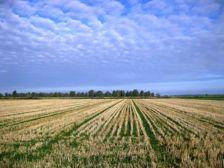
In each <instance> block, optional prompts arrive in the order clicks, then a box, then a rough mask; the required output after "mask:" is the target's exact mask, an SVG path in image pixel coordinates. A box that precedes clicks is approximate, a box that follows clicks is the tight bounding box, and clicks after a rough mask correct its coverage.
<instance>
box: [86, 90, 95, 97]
mask: <svg viewBox="0 0 224 168" xmlns="http://www.w3.org/2000/svg"><path fill="white" fill-rule="evenodd" d="M88 95H89V97H90V98H93V97H94V96H95V91H94V90H89V92H88Z"/></svg>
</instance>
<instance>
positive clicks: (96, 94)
mask: <svg viewBox="0 0 224 168" xmlns="http://www.w3.org/2000/svg"><path fill="white" fill-rule="evenodd" d="M0 97H1V98H39V97H40V98H41V97H72V98H75V97H77V98H105V97H108V98H110V97H111V98H125V97H127V98H128V97H140V98H150V97H160V94H159V93H156V94H155V93H154V92H151V91H144V90H141V91H139V90H137V89H134V90H128V91H125V90H113V91H101V90H89V91H86V92H77V91H70V92H50V93H47V92H25V93H24V92H20V93H18V92H17V91H16V90H14V91H13V92H12V93H5V94H2V93H0Z"/></svg>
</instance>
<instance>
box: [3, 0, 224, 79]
mask: <svg viewBox="0 0 224 168" xmlns="http://www.w3.org/2000/svg"><path fill="white" fill-rule="evenodd" d="M190 3H193V4H191V5H190ZM130 4H131V5H132V6H131V7H126V6H125V4H122V3H121V2H118V1H110V0H108V1H104V2H103V3H96V4H94V5H90V4H87V3H84V2H81V1H77V0H76V1H69V0H64V1H59V0H57V1H39V2H37V3H35V2H28V1H18V2H15V3H11V4H10V5H8V6H7V5H6V6H4V7H1V10H0V40H1V41H4V43H1V44H0V51H1V52H0V58H1V59H0V65H1V64H3V62H4V65H5V64H8V65H10V64H12V62H17V63H18V66H19V65H20V63H21V64H23V65H24V64H27V65H29V64H30V62H32V64H38V63H40V64H42V63H43V62H44V63H49V64H55V65H58V64H60V65H61V64H62V63H66V64H65V65H67V64H69V65H71V66H72V67H73V68H76V67H77V69H78V68H79V69H82V68H83V69H85V68H88V67H89V66H90V65H95V64H97V65H98V66H96V69H97V68H99V69H100V68H102V67H103V66H104V65H106V68H105V67H103V68H105V72H107V73H109V72H111V71H112V69H113V68H114V67H116V68H117V69H119V68H120V71H123V72H122V73H123V74H127V72H128V71H129V70H130V69H134V71H135V73H136V74H143V75H142V76H143V77H142V78H144V77H145V78H146V79H149V77H148V76H151V78H150V79H152V80H157V79H159V78H160V79H161V80H162V79H164V80H170V79H171V78H176V79H182V78H181V77H180V76H178V74H179V73H186V75H185V77H186V79H187V78H192V76H193V75H195V74H197V75H195V76H200V75H201V74H202V73H204V72H206V73H212V72H214V73H215V74H216V75H220V74H222V73H223V71H224V69H223V66H222V65H221V63H222V62H224V60H223V59H224V56H223V52H222V50H223V48H224V44H223V42H224V31H223V30H224V29H223V27H224V24H223V23H222V18H224V17H223V16H221V14H220V16H217V19H215V18H214V16H213V17H211V15H210V14H213V13H216V12H217V11H219V10H220V5H221V4H218V3H215V2H214V3H211V2H208V1H200V2H198V3H195V2H194V1H187V2H186V1H182V0H176V1H173V3H172V4H168V3H167V1H162V0H160V1H150V2H148V3H145V4H141V3H140V2H137V1H136V2H132V3H130ZM175 4H177V6H174V5H175ZM22 9H23V10H22ZM174 9H175V10H174ZM205 9H206V11H207V12H206V11H205ZM214 57H215V59H214ZM74 62H75V63H76V64H75V65H76V67H74V66H73V63H74ZM99 69H98V70H99ZM155 71H158V75H159V74H165V73H168V72H170V75H167V76H166V77H163V75H161V76H160V77H156V75H155V73H154V72H155ZM144 75H145V76H144ZM139 76H141V75H139Z"/></svg>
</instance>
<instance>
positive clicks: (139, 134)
mask: <svg viewBox="0 0 224 168" xmlns="http://www.w3.org/2000/svg"><path fill="white" fill-rule="evenodd" d="M0 167H187V168H189V167H203V168H206V167H224V101H221V100H220V101H215V100H193V99H188V100H186V99H133V100H131V99H93V100H91V99H82V100H81V99H80V100H79V99H43V100H1V101H0Z"/></svg>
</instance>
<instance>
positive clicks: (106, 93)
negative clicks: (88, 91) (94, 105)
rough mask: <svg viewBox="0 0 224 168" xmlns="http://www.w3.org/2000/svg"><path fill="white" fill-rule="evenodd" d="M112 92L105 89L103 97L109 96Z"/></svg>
mask: <svg viewBox="0 0 224 168" xmlns="http://www.w3.org/2000/svg"><path fill="white" fill-rule="evenodd" d="M111 95H112V94H111V93H110V92H109V91H106V92H105V93H104V96H105V97H110V96H111Z"/></svg>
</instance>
